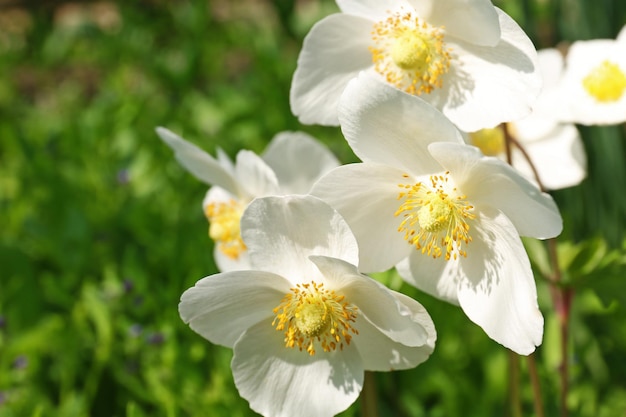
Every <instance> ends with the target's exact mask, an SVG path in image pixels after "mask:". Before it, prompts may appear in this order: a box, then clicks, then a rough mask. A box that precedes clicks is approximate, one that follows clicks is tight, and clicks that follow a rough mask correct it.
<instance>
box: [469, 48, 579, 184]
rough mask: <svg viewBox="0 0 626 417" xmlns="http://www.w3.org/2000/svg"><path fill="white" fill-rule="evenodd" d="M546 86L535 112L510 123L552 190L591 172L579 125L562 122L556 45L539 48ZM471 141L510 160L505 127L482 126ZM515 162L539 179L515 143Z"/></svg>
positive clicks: (528, 175) (531, 177)
mask: <svg viewBox="0 0 626 417" xmlns="http://www.w3.org/2000/svg"><path fill="white" fill-rule="evenodd" d="M538 57H539V69H540V71H541V74H542V77H543V88H542V90H541V93H540V94H539V97H538V98H537V101H536V102H535V103H534V105H533V112H532V113H531V114H530V115H529V116H528V117H525V118H523V119H521V120H518V121H514V122H509V123H507V129H508V131H509V133H510V134H511V135H512V136H513V137H515V139H517V141H518V142H519V143H520V145H521V146H522V147H523V149H524V150H525V151H526V153H527V155H528V157H529V159H530V160H531V161H532V164H533V166H534V168H535V169H536V171H537V172H536V174H537V176H538V177H539V180H540V181H541V184H542V185H543V186H544V187H546V188H547V189H550V190H558V189H561V188H566V187H572V186H574V185H578V184H579V183H580V182H581V181H582V180H583V179H584V178H585V176H586V175H587V170H586V165H587V163H586V161H587V157H586V155H585V149H584V147H583V143H582V139H581V138H580V134H579V132H578V129H577V128H576V126H574V125H573V124H572V123H562V122H560V120H562V118H563V117H564V116H563V114H562V112H563V106H562V104H561V103H562V101H563V98H562V97H561V96H560V94H561V93H562V90H561V89H560V88H558V85H559V83H560V81H561V77H562V73H563V55H561V53H560V52H559V51H558V50H556V49H543V50H541V51H539V52H538ZM466 137H467V139H468V141H469V143H471V144H472V145H475V146H477V147H479V148H480V150H481V151H482V152H483V153H484V154H485V155H489V156H497V157H498V158H500V159H503V160H506V144H505V134H504V130H503V129H502V127H500V126H499V127H495V128H489V129H482V130H479V131H477V132H473V133H470V134H469V135H467V136H466ZM511 163H512V165H513V166H514V167H515V168H516V169H517V170H518V171H520V172H521V173H522V174H523V175H524V176H525V177H526V178H527V179H529V180H530V181H532V182H535V183H536V179H535V172H533V169H532V167H531V165H530V164H529V163H528V160H527V159H526V157H525V156H524V155H523V153H522V152H520V150H519V149H518V148H517V147H515V146H511Z"/></svg>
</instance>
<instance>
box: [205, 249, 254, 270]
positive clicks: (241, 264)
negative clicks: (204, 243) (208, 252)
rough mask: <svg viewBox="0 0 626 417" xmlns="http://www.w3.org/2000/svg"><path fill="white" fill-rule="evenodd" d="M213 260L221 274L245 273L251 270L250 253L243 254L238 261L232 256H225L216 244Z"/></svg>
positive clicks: (244, 252)
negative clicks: (231, 272) (230, 272)
mask: <svg viewBox="0 0 626 417" xmlns="http://www.w3.org/2000/svg"><path fill="white" fill-rule="evenodd" d="M213 260H214V261H215V265H217V268H218V269H219V270H220V272H229V271H245V270H247V269H251V266H250V257H249V256H248V251H243V252H241V253H240V254H239V256H238V257H237V259H233V258H231V257H230V256H226V255H224V253H223V252H222V251H221V250H219V248H218V246H217V244H216V245H215V247H214V248H213Z"/></svg>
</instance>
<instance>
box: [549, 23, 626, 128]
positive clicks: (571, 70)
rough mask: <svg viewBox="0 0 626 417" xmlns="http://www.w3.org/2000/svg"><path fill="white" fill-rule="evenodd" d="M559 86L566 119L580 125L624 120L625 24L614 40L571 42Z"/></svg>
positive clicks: (625, 110)
mask: <svg viewBox="0 0 626 417" xmlns="http://www.w3.org/2000/svg"><path fill="white" fill-rule="evenodd" d="M561 88H562V90H563V92H562V94H563V97H564V99H563V105H564V106H565V108H566V110H567V114H566V116H565V117H566V120H568V121H570V122H573V123H579V124H583V125H605V124H617V123H622V122H624V121H626V27H624V28H623V29H622V31H621V32H620V34H619V35H618V37H617V39H615V40H613V39H594V40H589V41H577V42H574V43H572V45H571V47H570V48H569V51H568V53H567V61H566V67H565V74H564V76H563V82H562V85H561Z"/></svg>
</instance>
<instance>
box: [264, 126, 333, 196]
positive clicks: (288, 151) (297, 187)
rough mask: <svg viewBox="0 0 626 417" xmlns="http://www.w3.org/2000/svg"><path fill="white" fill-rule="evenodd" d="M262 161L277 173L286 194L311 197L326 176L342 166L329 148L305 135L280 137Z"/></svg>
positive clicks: (282, 189) (294, 133)
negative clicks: (319, 181) (313, 187)
mask: <svg viewBox="0 0 626 417" xmlns="http://www.w3.org/2000/svg"><path fill="white" fill-rule="evenodd" d="M262 157H263V160H264V161H265V162H266V163H267V165H269V166H270V167H271V168H272V169H273V170H274V173H276V177H277V178H278V184H279V185H280V190H281V192H282V193H284V194H306V193H308V192H309V191H310V189H311V187H312V186H313V183H314V182H315V181H317V180H318V179H319V178H320V177H321V176H322V175H323V174H325V173H326V172H328V171H330V170H331V169H333V168H336V167H338V166H339V161H338V160H337V158H336V157H335V156H334V155H333V154H332V152H330V151H329V150H328V148H327V147H325V146H324V145H322V144H321V143H320V142H318V141H317V140H315V139H314V138H313V137H312V136H310V135H308V134H306V133H304V132H282V133H279V134H278V135H276V136H275V137H274V138H273V139H272V141H271V142H270V143H269V145H268V146H267V148H265V152H264V153H263V155H262Z"/></svg>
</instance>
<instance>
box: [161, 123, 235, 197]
mask: <svg viewBox="0 0 626 417" xmlns="http://www.w3.org/2000/svg"><path fill="white" fill-rule="evenodd" d="M156 132H157V134H158V135H159V137H160V138H161V139H162V140H163V142H165V143H166V144H167V146H169V147H170V148H172V150H173V151H174V155H175V157H176V160H177V161H178V162H179V163H180V164H181V165H182V166H183V167H184V168H185V169H186V170H187V171H189V173H190V174H191V175H193V176H194V177H196V178H198V179H199V180H200V181H202V182H205V183H207V184H210V185H218V186H220V187H222V188H224V189H226V190H227V191H228V192H230V193H232V194H239V186H238V184H237V180H236V179H235V178H234V177H233V175H232V174H231V172H229V170H228V169H227V168H225V167H224V166H222V164H221V163H220V162H219V161H217V160H215V159H214V158H213V157H212V156H211V155H209V154H208V153H206V152H204V151H203V150H202V149H200V148H198V147H197V146H196V145H194V144H192V143H190V142H187V141H186V140H184V139H183V138H181V137H180V136H178V135H176V134H174V133H172V132H171V131H169V130H167V129H165V128H163V127H157V129H156Z"/></svg>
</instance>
